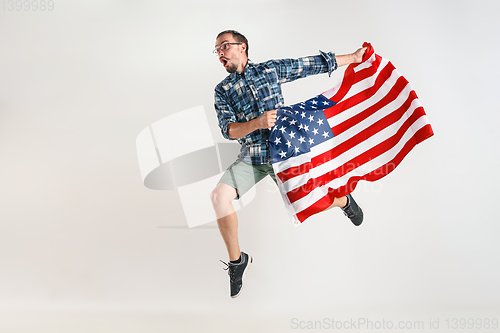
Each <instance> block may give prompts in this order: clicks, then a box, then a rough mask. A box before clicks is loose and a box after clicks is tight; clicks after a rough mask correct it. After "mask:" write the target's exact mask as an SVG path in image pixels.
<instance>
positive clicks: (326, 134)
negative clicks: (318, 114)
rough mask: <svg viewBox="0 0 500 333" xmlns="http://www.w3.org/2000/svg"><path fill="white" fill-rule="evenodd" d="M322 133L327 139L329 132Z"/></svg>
mask: <svg viewBox="0 0 500 333" xmlns="http://www.w3.org/2000/svg"><path fill="white" fill-rule="evenodd" d="M321 135H323V136H324V137H325V139H326V138H327V137H328V136H329V135H328V133H326V132H323V134H321Z"/></svg>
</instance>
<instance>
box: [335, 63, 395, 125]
mask: <svg viewBox="0 0 500 333" xmlns="http://www.w3.org/2000/svg"><path fill="white" fill-rule="evenodd" d="M400 77H401V74H399V73H398V72H397V71H393V72H392V74H391V76H390V77H389V78H388V79H387V80H386V81H385V82H384V84H383V85H382V86H381V87H380V88H379V89H378V90H377V92H376V93H375V94H374V95H373V96H371V97H370V98H368V99H366V100H364V101H362V102H361V103H358V104H356V105H354V106H353V107H351V108H350V109H346V110H344V111H342V112H341V113H339V114H337V115H335V116H333V117H330V118H329V119H328V124H329V125H330V127H331V128H333V127H335V126H337V125H338V124H341V123H343V122H344V121H346V120H348V119H349V118H351V117H353V116H355V115H357V114H358V113H360V112H362V111H364V110H366V109H368V108H369V107H371V106H373V105H375V104H376V103H377V102H379V101H380V100H382V99H383V98H384V97H385V96H387V94H388V93H389V91H391V89H392V87H394V85H395V84H396V82H397V81H398V79H399V78H400ZM368 88H371V86H370V87H368ZM368 88H367V89H368ZM354 108H356V110H359V111H357V112H353V111H352V110H353V109H354Z"/></svg>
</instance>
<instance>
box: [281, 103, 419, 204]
mask: <svg viewBox="0 0 500 333" xmlns="http://www.w3.org/2000/svg"><path fill="white" fill-rule="evenodd" d="M404 111H405V109H402V110H401V112H399V113H400V114H401V115H403V114H404ZM423 115H425V112H424V109H423V108H422V107H419V108H417V109H415V111H414V112H413V114H412V115H411V116H410V117H409V118H408V119H406V121H405V122H404V123H403V124H402V125H401V127H400V128H399V129H398V131H397V132H396V133H395V134H394V135H393V136H391V137H389V138H387V139H386V140H384V141H383V142H381V143H379V144H377V145H376V146H374V147H372V148H370V149H368V150H366V151H364V152H362V153H360V154H359V155H357V156H356V157H354V158H353V159H351V160H349V161H348V162H346V163H344V164H343V165H341V166H339V167H338V168H336V169H334V170H331V171H329V172H327V173H325V174H323V175H321V176H319V177H316V178H310V179H308V181H307V182H306V183H305V184H304V185H302V186H300V187H298V188H296V189H294V190H293V191H290V192H288V193H287V196H288V198H289V200H290V202H295V201H297V200H299V199H301V198H303V197H304V196H306V195H308V194H309V193H310V192H311V191H312V190H313V189H315V188H317V187H320V186H323V185H326V184H328V183H330V182H331V181H333V180H334V179H337V178H340V177H342V176H344V175H345V174H347V173H349V172H350V171H352V170H354V169H356V168H357V167H359V166H361V165H364V164H365V163H368V162H369V161H370V160H372V159H374V158H376V157H377V156H380V155H381V154H383V153H385V152H386V151H388V150H390V149H392V148H393V147H394V146H395V145H396V144H397V143H398V142H399V141H400V140H401V138H402V137H403V135H404V133H405V132H406V131H407V130H408V128H409V127H410V126H411V125H412V124H413V123H414V122H415V121H416V120H417V119H418V118H420V117H421V116H423ZM395 116H396V117H395ZM395 116H393V114H390V115H389V116H388V117H385V118H389V117H390V118H397V117H398V116H399V118H400V115H395ZM395 120H396V121H397V119H395ZM390 121H392V123H394V122H395V121H394V119H392V120H390ZM379 122H380V121H379ZM374 125H375V124H374ZM380 125H381V126H383V127H384V128H385V126H386V125H385V124H379V125H378V126H380ZM372 126H373V125H372ZM378 126H373V128H372V129H373V130H374V133H376V132H379V131H380V130H379V129H378V128H377V127H378ZM354 149H355V148H354Z"/></svg>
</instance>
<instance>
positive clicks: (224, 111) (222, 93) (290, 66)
mask: <svg viewBox="0 0 500 333" xmlns="http://www.w3.org/2000/svg"><path fill="white" fill-rule="evenodd" d="M365 50H366V48H360V49H358V50H357V51H356V52H354V53H352V54H346V55H341V56H335V54H333V53H331V52H328V53H325V52H322V51H320V54H319V55H316V56H310V57H304V58H298V59H280V60H269V61H266V62H263V63H259V64H254V63H252V62H251V61H250V60H249V59H248V40H247V39H246V38H245V36H243V35H242V34H241V33H239V32H237V31H234V30H226V31H223V32H221V33H219V35H218V36H217V38H216V41H215V50H214V53H215V55H217V57H218V59H219V61H220V62H221V63H222V65H223V66H224V68H225V69H226V71H227V72H228V73H229V75H228V76H227V77H226V78H225V79H224V80H222V81H221V82H220V83H219V84H218V85H217V87H215V104H214V105H215V110H216V112H217V118H218V120H219V127H220V129H221V132H222V135H223V136H224V138H226V139H229V140H238V142H239V143H240V144H241V151H240V154H239V155H238V159H237V160H236V161H235V162H234V163H233V164H232V165H231V166H229V168H228V169H227V170H226V171H225V173H224V175H223V176H222V178H221V179H220V180H219V183H218V184H217V186H216V187H215V189H214V190H213V191H212V193H211V200H212V205H213V207H214V210H215V214H216V217H217V224H218V226H219V231H220V233H221V236H222V238H223V239H224V242H225V244H226V248H227V252H228V254H229V263H225V264H226V265H227V269H228V272H229V277H230V290H231V297H233V298H234V297H237V296H238V295H239V294H240V292H241V289H242V287H243V275H244V274H245V272H246V270H247V269H248V267H249V266H250V264H251V263H252V260H253V259H252V257H251V256H250V255H248V254H247V253H245V252H241V251H240V246H239V243H238V218H237V216H236V212H235V210H234V208H233V205H232V203H231V202H232V201H233V200H234V199H235V198H238V199H239V198H240V197H241V196H242V195H243V194H245V193H246V192H247V191H248V190H249V189H250V188H252V187H253V186H254V185H255V184H257V183H258V182H259V181H261V180H262V179H263V178H264V177H266V176H267V175H269V176H271V177H272V179H273V180H274V181H275V182H276V178H275V175H274V172H273V167H272V165H271V158H270V152H269V146H268V139H269V134H270V132H271V131H270V128H272V127H273V126H274V124H275V122H276V109H278V108H280V107H283V106H285V104H284V99H283V94H282V92H281V84H283V83H286V82H291V81H294V80H296V79H299V78H303V77H306V76H309V75H314V74H321V73H328V75H330V74H331V73H332V72H333V71H334V70H335V69H337V67H339V66H344V65H348V64H350V63H360V62H361V61H362V59H363V55H364V53H365ZM333 207H340V208H341V209H342V210H343V212H344V214H345V215H346V216H347V217H349V219H350V220H351V221H352V223H354V224H355V225H360V224H361V222H362V221H363V211H362V210H361V208H360V207H359V206H358V205H357V203H356V201H354V199H353V198H352V196H351V195H350V194H348V195H347V196H344V197H341V198H335V200H334V202H333V204H332V205H331V206H330V207H329V208H328V209H330V208H333Z"/></svg>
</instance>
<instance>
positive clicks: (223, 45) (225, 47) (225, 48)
mask: <svg viewBox="0 0 500 333" xmlns="http://www.w3.org/2000/svg"><path fill="white" fill-rule="evenodd" d="M240 44H243V43H224V44H222V45H221V46H219V47H216V48H215V50H214V54H215V55H219V51H222V52H224V51H227V50H228V49H229V46H230V45H240Z"/></svg>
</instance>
